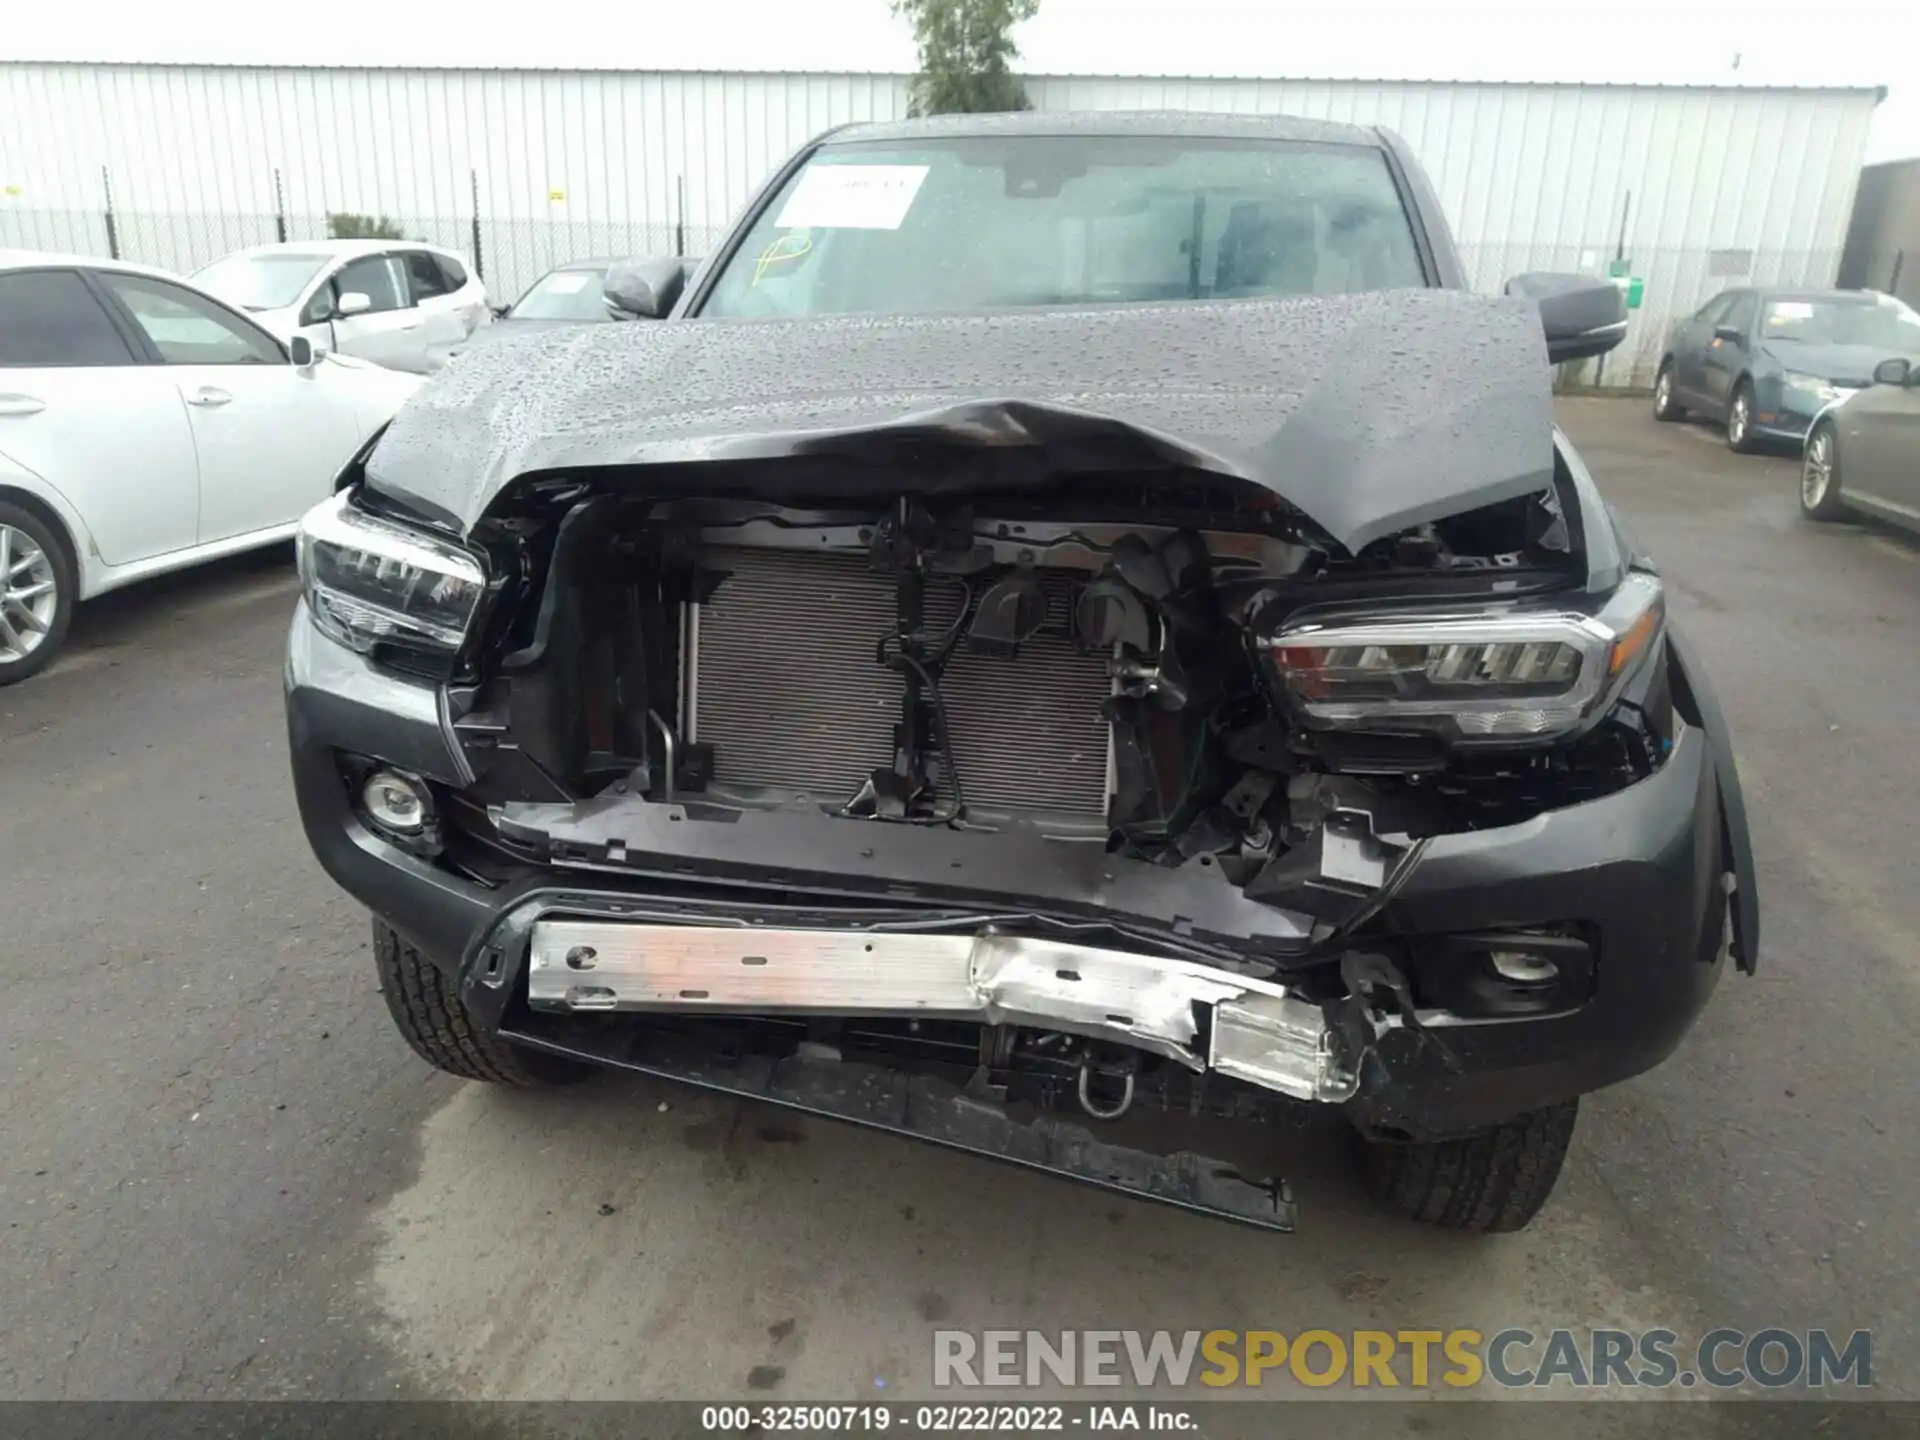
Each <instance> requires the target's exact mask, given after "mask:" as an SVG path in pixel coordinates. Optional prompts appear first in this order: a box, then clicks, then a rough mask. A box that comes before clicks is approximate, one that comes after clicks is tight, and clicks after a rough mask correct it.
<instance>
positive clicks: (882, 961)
mask: <svg viewBox="0 0 1920 1440" xmlns="http://www.w3.org/2000/svg"><path fill="white" fill-rule="evenodd" d="M527 1000H528V1003H529V1004H530V1005H531V1006H532V1007H533V1008H534V1009H535V1010H546V1011H557V1012H562V1013H567V1012H571V1013H579V1012H583V1011H589V1012H590V1011H615V1010H628V1011H664V1012H669V1013H674V1012H677V1013H681V1014H698V1013H705V1014H729V1013H731V1014H737V1015H767V1014H785V1015H828V1016H840V1015H905V1016H927V1017H943V1018H950V1019H964V1020H973V1021H978V1022H979V1023H981V1024H985V1025H1026V1026H1031V1027H1035V1028H1039V1029H1046V1030H1061V1031H1066V1032H1069V1033H1071V1034H1076V1035H1086V1036H1091V1037H1093V1038H1095V1039H1108V1040H1114V1041H1117V1042H1119V1043H1121V1044H1124V1045H1129V1046H1132V1047H1134V1048H1136V1049H1140V1050H1146V1051H1150V1052H1152V1053H1154V1054H1158V1055H1162V1056H1165V1057H1166V1058H1168V1059H1170V1060H1172V1061H1174V1062H1175V1063H1176V1064H1179V1065H1184V1066H1185V1067H1187V1068H1188V1069H1190V1070H1195V1071H1200V1070H1217V1071H1220V1072H1221V1073H1222V1074H1226V1075H1232V1076H1234V1077H1236V1078H1238V1079H1241V1080H1245V1081H1248V1082H1250V1083H1252V1084H1255V1085H1259V1086H1263V1087H1264V1088H1266V1089H1269V1090H1276V1091H1279V1092H1280V1093H1281V1094H1283V1095H1290V1096H1292V1097H1293V1098H1295V1099H1297V1100H1319V1101H1328V1102H1333V1103H1338V1102H1341V1101H1344V1100H1346V1099H1348V1098H1349V1097H1351V1096H1352V1094H1353V1093H1354V1090H1355V1087H1356V1080H1355V1067H1354V1066H1352V1065H1350V1064H1346V1063H1343V1062H1342V1060H1341V1058H1340V1057H1338V1056H1337V1055H1336V1054H1335V1050H1334V1034H1333V1032H1332V1031H1331V1030H1330V1029H1329V1027H1328V1026H1327V1024H1326V1021H1325V1017H1324V1016H1323V1014H1322V1012H1321V1009H1320V1007H1319V1006H1318V1005H1315V1004H1312V1003H1311V1002H1309V1001H1307V1000H1304V999H1302V998H1301V997H1299V996H1297V995H1295V994H1292V993H1291V992H1289V991H1288V990H1287V989H1286V988H1285V987H1284V986H1281V985H1277V984H1274V983H1273V982H1271V981H1265V980H1255V979H1251V978H1249V977H1245V976H1239V975H1231V974H1228V973H1226V972H1225V971H1222V970H1217V969H1215V968H1213V967H1211V966H1207V965H1197V964H1194V963H1192V962H1191V961H1185V960H1168V959H1164V958H1161V957H1158V956H1151V955H1137V954H1133V953H1131V952H1128V951H1124V950H1111V949H1106V948H1103V947H1100V946H1093V945H1080V944H1072V943H1067V942H1062V941H1058V940H1039V939H1034V938H1032V937H1029V936H1020V935H1005V934H996V933H994V932H992V931H990V930H989V931H985V932H982V933H979V934H973V935H926V934H883V933H878V932H873V931H835V930H786V929H782V930H774V929H761V928H759V927H743V926H700V925H643V924H632V923H629V922H622V921H611V922H603V921H580V920H539V921H536V922H535V923H534V926H533V939H532V944H531V946H530V947H529V957H528V965H527ZM1203 1017H1210V1023H1204V1024H1203Z"/></svg>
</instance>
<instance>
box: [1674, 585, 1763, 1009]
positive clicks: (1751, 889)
mask: <svg viewBox="0 0 1920 1440" xmlns="http://www.w3.org/2000/svg"><path fill="white" fill-rule="evenodd" d="M1667 657H1668V661H1669V663H1670V664H1671V666H1672V670H1673V676H1672V678H1673V682H1674V684H1673V690H1674V704H1675V705H1677V706H1678V707H1679V709H1680V712H1681V713H1682V714H1683V715H1685V716H1686V718H1687V720H1688V721H1689V722H1690V723H1692V724H1696V725H1698V726H1699V727H1700V728H1701V729H1702V730H1704V731H1706V732H1707V740H1708V741H1709V743H1710V744H1711V745H1712V747H1713V771H1714V779H1715V781H1716V782H1717V784H1718V785H1719V789H1720V824H1721V843H1722V844H1723V845H1724V846H1725V849H1726V860H1727V866H1728V868H1729V869H1731V870H1732V871H1733V877H1734V891H1733V900H1732V907H1731V908H1732V911H1733V941H1732V944H1731V947H1730V948H1731V950H1732V953H1733V959H1734V963H1735V964H1737V965H1738V966H1739V967H1740V969H1741V970H1742V971H1743V972H1745V973H1746V974H1748V975H1751V974H1753V972H1754V969H1755V967H1756V966H1757V964H1758V962H1759V955H1760V889H1759V884H1758V881H1757V877H1756V875H1755V871H1754V864H1753V837H1752V835H1751V834H1750V833H1749V832H1748V830H1747V801H1746V797H1745V795H1744V794H1743V793H1742V792H1741V789H1740V771H1739V768H1738V766H1737V765H1736V764H1735V763H1734V753H1733V735H1732V733H1731V732H1730V731H1729V730H1728V728H1727V717H1726V712H1725V711H1723V710H1722V709H1721V708H1720V700H1719V697H1718V696H1716V695H1715V694H1714V692H1713V687H1712V685H1711V684H1710V683H1709V682H1708V680H1707V676H1706V672H1705V671H1704V670H1703V669H1702V668H1701V667H1700V665H1699V664H1698V663H1697V662H1696V660H1695V657H1694V651H1693V646H1692V644H1691V643H1689V642H1688V641H1687V639H1686V638H1685V637H1684V636H1683V635H1682V634H1681V633H1680V631H1679V629H1678V628H1677V627H1675V626H1674V625H1672V624H1671V623H1669V624H1668V626H1667Z"/></svg>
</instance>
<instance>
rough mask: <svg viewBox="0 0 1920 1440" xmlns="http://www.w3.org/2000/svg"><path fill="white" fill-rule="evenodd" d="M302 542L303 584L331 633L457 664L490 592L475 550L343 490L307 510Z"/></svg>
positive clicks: (356, 646) (363, 649)
mask: <svg viewBox="0 0 1920 1440" xmlns="http://www.w3.org/2000/svg"><path fill="white" fill-rule="evenodd" d="M296 543H297V545H298V550H299V557H300V584H301V589H302V590H303V592H304V593H305V595H306V600H307V608H308V610H310V611H311V612H312V614H313V623H314V624H315V625H317V626H318V627H319V628H320V630H321V631H322V632H323V633H324V634H326V635H328V636H330V637H331V638H333V639H334V640H337V641H339V642H340V643H341V644H342V645H345V646H348V647H349V648H351V649H353V650H357V651H359V652H360V653H361V654H371V653H372V652H373V651H374V649H375V647H377V646H392V647H395V648H397V649H403V650H409V651H414V652H417V653H421V654H424V655H425V656H428V657H433V658H437V659H438V660H440V661H443V662H445V663H447V664H448V665H450V664H451V662H452V659H453V655H454V652H455V651H457V650H458V649H459V648H460V645H461V643H462V641H464V640H465V639H466V635H467V628H468V627H469V626H470V625H471V624H472V623H473V617H474V613H475V612H476V611H477V610H478V609H479V606H480V600H481V597H482V596H483V595H484V594H485V593H486V573H485V571H483V570H482V569H481V566H480V561H479V560H478V559H477V558H476V557H475V556H473V555H472V554H470V553H468V552H467V551H466V550H463V549H462V548H460V547H459V546H458V545H453V544H449V543H448V542H447V541H444V540H441V539H438V538H437V537H435V536H432V535H427V534H424V533H422V532H421V531H418V530H414V529H411V528H409V527H407V526H404V525H396V524H394V523H393V522H392V521H389V520H382V519H380V518H379V517H378V516H375V515H369V514H367V513H366V512H365V511H363V510H360V509H357V508H356V507H355V506H354V505H353V504H352V503H351V502H350V501H349V500H348V498H347V496H346V495H344V494H341V495H335V496H334V497H333V498H332V499H330V500H324V501H322V502H321V503H320V504H318V505H316V506H314V508H313V509H312V510H310V511H308V512H307V515H306V518H305V519H303V520H302V521H301V522H300V533H299V537H298V540H297V542H296Z"/></svg>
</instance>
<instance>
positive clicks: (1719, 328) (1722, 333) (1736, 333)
mask: <svg viewBox="0 0 1920 1440" xmlns="http://www.w3.org/2000/svg"><path fill="white" fill-rule="evenodd" d="M1713 338H1714V339H1716V340H1731V341H1732V342H1733V343H1734V344H1736V345H1738V344H1739V343H1740V341H1741V339H1742V338H1743V337H1742V336H1741V334H1740V327H1739V326H1738V325H1716V326H1714V327H1713Z"/></svg>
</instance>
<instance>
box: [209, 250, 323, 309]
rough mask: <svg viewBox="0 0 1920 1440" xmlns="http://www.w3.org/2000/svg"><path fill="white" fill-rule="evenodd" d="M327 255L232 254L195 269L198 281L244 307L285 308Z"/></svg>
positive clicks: (304, 286)
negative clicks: (202, 267)
mask: <svg viewBox="0 0 1920 1440" xmlns="http://www.w3.org/2000/svg"><path fill="white" fill-rule="evenodd" d="M327 258H328V257H326V256H325V255H289V254H284V253H277V254H272V255H229V256H227V258H226V259H224V260H216V261H214V262H213V263H212V264H211V265H208V266H206V267H205V268H204V269H200V270H196V271H194V272H193V280H194V283H195V284H197V285H199V286H200V288H201V289H203V290H210V291H212V292H213V293H214V294H215V295H218V296H219V297H220V298H221V299H222V300H224V301H226V302H227V303H228V304H229V305H238V306H239V307H240V308H241V309H242V310H281V309H284V308H285V307H287V306H289V305H291V304H293V302H294V301H296V300H298V299H299V298H300V293H301V292H302V291H303V290H305V289H306V288H307V282H308V281H309V280H311V279H313V277H314V276H315V275H317V274H318V273H319V272H320V267H321V266H322V265H324V264H326V263H327Z"/></svg>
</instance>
